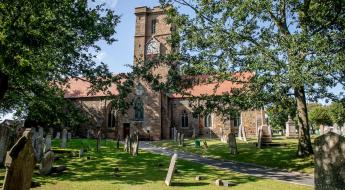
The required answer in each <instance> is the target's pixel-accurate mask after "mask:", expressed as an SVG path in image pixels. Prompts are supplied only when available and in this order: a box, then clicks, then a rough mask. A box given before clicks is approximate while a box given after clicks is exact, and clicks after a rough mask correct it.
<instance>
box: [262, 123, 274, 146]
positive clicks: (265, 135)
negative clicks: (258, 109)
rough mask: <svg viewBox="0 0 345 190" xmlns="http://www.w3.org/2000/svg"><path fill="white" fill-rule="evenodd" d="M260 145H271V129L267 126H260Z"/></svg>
mask: <svg viewBox="0 0 345 190" xmlns="http://www.w3.org/2000/svg"><path fill="white" fill-rule="evenodd" d="M260 129H261V133H262V135H261V143H262V144H266V143H271V142H272V134H271V128H270V127H269V126H268V125H261V126H260Z"/></svg>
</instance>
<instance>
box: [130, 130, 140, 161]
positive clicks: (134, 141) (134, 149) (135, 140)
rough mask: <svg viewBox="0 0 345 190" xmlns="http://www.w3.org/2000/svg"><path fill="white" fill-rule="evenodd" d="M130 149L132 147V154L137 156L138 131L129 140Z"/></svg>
mask: <svg viewBox="0 0 345 190" xmlns="http://www.w3.org/2000/svg"><path fill="white" fill-rule="evenodd" d="M131 143H132V145H131V149H132V156H138V150H139V135H138V133H135V134H134V135H133V136H132V140H131Z"/></svg>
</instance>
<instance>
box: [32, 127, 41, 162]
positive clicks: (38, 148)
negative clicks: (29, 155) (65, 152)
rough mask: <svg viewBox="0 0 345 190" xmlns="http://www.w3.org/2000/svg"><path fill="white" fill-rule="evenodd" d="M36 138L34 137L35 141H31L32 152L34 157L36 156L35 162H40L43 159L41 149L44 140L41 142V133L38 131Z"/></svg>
mask: <svg viewBox="0 0 345 190" xmlns="http://www.w3.org/2000/svg"><path fill="white" fill-rule="evenodd" d="M36 134H38V136H37V135H36V138H35V139H32V140H33V141H34V143H33V144H34V146H33V148H34V152H35V156H36V160H37V161H41V160H42V158H43V148H44V140H43V136H41V134H42V133H41V132H40V131H39V132H38V133H36Z"/></svg>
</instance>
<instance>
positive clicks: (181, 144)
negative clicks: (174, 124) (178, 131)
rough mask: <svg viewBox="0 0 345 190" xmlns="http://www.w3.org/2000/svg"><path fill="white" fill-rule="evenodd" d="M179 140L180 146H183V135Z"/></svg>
mask: <svg viewBox="0 0 345 190" xmlns="http://www.w3.org/2000/svg"><path fill="white" fill-rule="evenodd" d="M180 138H181V139H180V146H184V134H182V135H181V137H180Z"/></svg>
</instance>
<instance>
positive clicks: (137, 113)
mask: <svg viewBox="0 0 345 190" xmlns="http://www.w3.org/2000/svg"><path fill="white" fill-rule="evenodd" d="M134 120H136V121H143V120H144V103H143V101H142V100H141V98H137V99H136V100H135V101H134Z"/></svg>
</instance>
